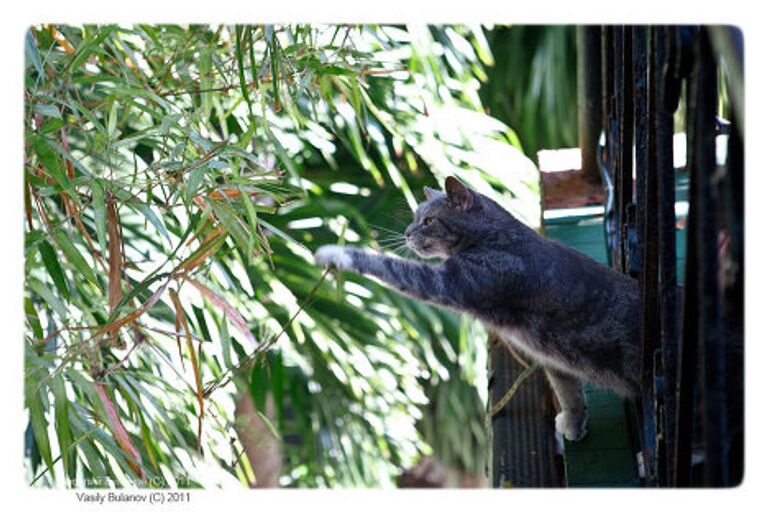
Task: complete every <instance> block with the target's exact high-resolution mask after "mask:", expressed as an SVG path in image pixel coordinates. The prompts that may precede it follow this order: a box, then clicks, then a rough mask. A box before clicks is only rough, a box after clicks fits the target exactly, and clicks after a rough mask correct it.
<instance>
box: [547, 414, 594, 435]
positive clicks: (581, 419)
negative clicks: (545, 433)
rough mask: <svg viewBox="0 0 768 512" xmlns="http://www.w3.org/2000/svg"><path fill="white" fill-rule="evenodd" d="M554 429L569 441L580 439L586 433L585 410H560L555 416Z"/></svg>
mask: <svg viewBox="0 0 768 512" xmlns="http://www.w3.org/2000/svg"><path fill="white" fill-rule="evenodd" d="M555 430H556V431H557V432H558V433H560V434H563V436H564V437H565V438H566V439H567V440H569V441H581V440H582V439H584V437H585V436H586V435H587V411H584V412H582V413H580V414H579V413H575V412H573V411H560V412H559V413H557V416H555Z"/></svg>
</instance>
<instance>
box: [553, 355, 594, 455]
mask: <svg viewBox="0 0 768 512" xmlns="http://www.w3.org/2000/svg"><path fill="white" fill-rule="evenodd" d="M545 373H546V374H547V379H548V380H549V383H550V385H551V386H552V390H553V391H554V392H555V396H556V397H557V401H558V403H559V404H560V412H558V413H557V416H555V430H556V431H557V432H559V433H561V434H563V436H565V438H566V439H567V440H569V441H580V440H582V439H584V436H586V435H587V402H586V398H585V396H584V389H583V388H582V385H581V382H580V381H579V379H578V378H577V377H574V376H572V375H568V374H566V373H563V372H561V371H558V370H554V369H552V368H545Z"/></svg>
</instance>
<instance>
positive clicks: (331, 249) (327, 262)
mask: <svg viewBox="0 0 768 512" xmlns="http://www.w3.org/2000/svg"><path fill="white" fill-rule="evenodd" d="M315 263H317V264H318V265H322V266H332V267H336V268H338V269H345V268H350V267H351V266H352V255H351V254H350V253H349V250H348V249H346V248H344V247H341V246H340V245H324V246H322V247H320V248H319V249H318V250H317V251H315Z"/></svg>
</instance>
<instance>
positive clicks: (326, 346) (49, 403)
mask: <svg viewBox="0 0 768 512" xmlns="http://www.w3.org/2000/svg"><path fill="white" fill-rule="evenodd" d="M25 54H26V57H27V66H26V75H25V84H26V90H25V94H26V118H25V129H26V147H25V150H26V161H25V170H24V172H25V188H26V195H25V207H26V211H25V227H26V237H25V261H26V263H25V270H26V287H25V288H26V293H25V313H26V324H27V332H26V365H25V367H26V370H25V403H26V407H27V409H28V413H29V420H30V429H28V435H27V437H26V439H27V452H26V453H27V454H28V459H27V462H28V476H29V480H30V482H34V483H35V485H53V484H54V482H56V481H60V480H62V479H66V482H67V484H68V485H71V486H76V487H104V486H131V485H149V486H160V487H163V486H191V487H195V486H205V487H211V486H227V485H241V484H243V483H247V480H248V475H249V473H250V468H249V467H248V463H247V461H245V460H243V457H242V447H241V446H240V443H239V441H238V440H237V439H236V435H235V433H234V429H233V423H234V400H235V399H236V398H237V396H239V394H240V393H242V392H247V393H249V394H250V395H251V397H252V398H253V400H254V404H255V405H256V407H257V409H258V411H259V414H260V415H261V417H262V419H263V420H264V421H265V422H266V423H267V424H268V427H269V428H270V429H272V431H273V432H274V434H275V435H276V436H277V437H279V438H280V440H281V447H282V450H283V455H284V461H285V464H284V469H283V475H282V478H281V483H282V484H283V485H287V486H310V487H316V486H339V485H340V486H374V485H376V486H381V485H391V483H392V480H393V477H394V476H396V475H397V474H398V472H399V471H400V469H401V468H403V467H408V466H410V465H411V464H413V462H414V461H415V460H416V459H417V458H418V457H419V456H420V455H421V454H424V453H430V452H434V453H435V454H436V455H437V456H439V457H440V458H441V459H443V460H445V461H446V462H447V463H449V464H451V465H452V466H453V467H457V468H460V469H464V470H467V471H471V472H475V473H481V472H482V470H483V463H484V460H485V453H484V449H485V442H486V441H485V437H484V436H485V433H484V430H483V428H482V424H483V423H482V421H483V420H482V418H483V405H482V404H483V399H484V391H485V382H484V357H485V350H484V348H483V347H484V345H483V343H484V338H483V333H482V331H481V330H480V329H478V328H477V327H470V326H469V324H468V323H467V322H466V321H464V322H462V321H460V319H459V318H458V317H457V316H456V315H454V314H451V313H446V312H444V311H438V310H435V309H433V308H432V307H429V306H426V305H424V304H420V303H416V302H413V301H411V300H408V299H405V298H403V297H401V296H399V295H397V294H395V293H393V292H392V291H390V290H388V289H386V288H384V287H382V286H380V285H378V284H376V283H374V282H371V281H370V280H368V279H365V278H361V277H359V276H344V278H343V279H342V278H341V276H338V277H337V278H336V279H332V278H329V276H328V275H327V272H324V271H323V270H322V269H318V268H316V267H315V266H314V265H313V264H312V258H311V254H312V251H313V249H314V248H316V247H317V246H318V245H320V244H323V243H337V242H343V243H355V244H360V245H370V246H373V247H378V248H381V249H385V250H395V249H397V250H399V248H398V247H396V246H397V240H396V238H395V237H394V234H397V233H402V232H403V230H404V227H405V226H406V225H407V223H408V222H409V217H410V210H411V208H412V207H414V206H415V204H416V202H417V201H418V199H419V198H418V196H419V195H420V190H421V187H422V186H424V185H431V186H435V180H436V178H437V180H438V181H440V182H441V181H442V179H443V178H444V177H446V176H447V175H449V174H454V173H457V174H460V175H461V176H462V177H463V178H465V179H466V180H467V181H468V182H470V183H472V184H473V185H474V186H476V187H477V188H478V189H479V190H482V191H483V192H485V193H488V194H492V195H494V196H495V197H496V198H497V199H499V200H500V201H502V202H503V203H505V204H506V205H507V206H508V207H509V208H510V209H512V210H514V211H515V212H517V213H518V215H520V216H521V217H522V218H523V219H527V220H528V221H529V222H530V223H532V224H535V223H536V222H537V219H538V217H539V212H538V189H537V179H538V178H537V175H536V171H535V168H533V167H532V165H531V163H530V161H528V160H527V159H526V158H525V157H524V156H523V155H522V154H521V153H520V151H519V150H518V149H516V148H515V146H514V144H515V143H516V140H517V138H516V136H515V134H514V133H513V132H512V131H511V130H510V129H509V128H507V127H506V126H505V125H503V124H502V123H500V122H498V121H496V120H495V119H493V118H491V117H488V116H487V115H485V114H484V113H483V105H482V103H481V101H480V98H479V96H478V89H479V85H480V81H482V80H484V79H485V78H486V76H485V71H484V65H488V64H490V63H491V59H492V57H491V54H490V51H489V48H488V45H487V43H486V42H485V39H484V36H483V34H482V31H481V30H479V29H476V28H471V29H470V28H467V27H447V26H446V27H439V28H427V27H408V28H402V27H384V26H381V27H379V26H354V27H352V26H311V27H310V26H305V25H295V26H294V25H291V26H282V25H281V26H271V25H265V26H217V27H210V26H188V27H180V26H149V25H138V26H128V27H122V26H113V25H110V26H93V25H87V26H84V27H71V26H53V25H46V26H37V27H33V28H31V29H30V31H29V32H28V33H27V35H26V45H25ZM500 162H501V163H502V164H503V165H500ZM268 396H271V397H272V399H273V400H274V402H275V405H276V414H275V416H274V417H268V415H267V410H266V409H267V407H266V404H267V397H268ZM428 396H429V397H434V398H435V400H433V405H432V406H430V407H427V404H428V399H427V397H428ZM201 406H202V408H201ZM419 420H422V421H419ZM29 432H31V434H30V433H29Z"/></svg>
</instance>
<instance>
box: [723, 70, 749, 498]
mask: <svg viewBox="0 0 768 512" xmlns="http://www.w3.org/2000/svg"><path fill="white" fill-rule="evenodd" d="M735 88H738V85H735V86H731V87H729V91H732V92H731V93H732V94H734V93H735V94H741V93H742V91H740V90H737V91H733V90H732V89H735ZM738 108H739V107H738V104H737V103H736V102H733V104H732V108H731V114H730V115H729V116H728V117H729V118H730V119H733V120H734V122H733V126H732V128H731V133H730V135H729V137H728V162H727V174H726V181H725V187H724V188H725V190H724V194H723V196H724V198H725V217H726V218H725V221H726V225H727V229H728V236H729V241H728V244H727V249H728V250H727V254H726V258H727V260H726V264H725V268H724V270H723V274H724V277H723V281H724V283H723V284H724V290H723V304H724V307H723V316H724V320H725V332H726V339H727V340H728V347H727V349H728V355H727V358H726V372H725V373H726V375H727V376H728V377H727V380H726V395H727V396H728V398H729V404H728V405H729V407H728V412H727V414H728V416H727V419H728V438H729V451H728V482H727V485H730V486H733V485H738V484H739V483H740V482H741V480H742V477H743V475H744V144H743V142H742V137H741V131H742V128H741V126H740V122H739V121H738V120H740V119H743V115H739V114H737V112H735V111H736V110H737V109H738Z"/></svg>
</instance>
